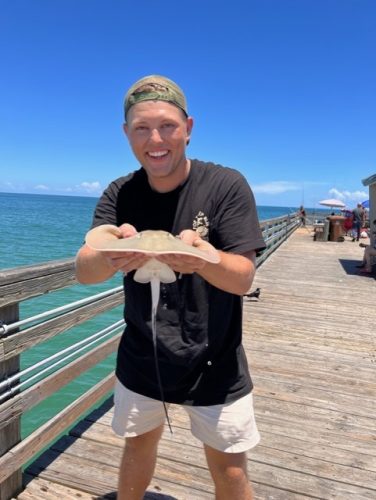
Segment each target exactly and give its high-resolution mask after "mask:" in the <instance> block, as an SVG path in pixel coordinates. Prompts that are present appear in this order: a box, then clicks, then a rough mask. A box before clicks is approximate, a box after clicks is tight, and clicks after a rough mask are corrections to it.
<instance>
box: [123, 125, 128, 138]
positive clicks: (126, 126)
mask: <svg viewBox="0 0 376 500" xmlns="http://www.w3.org/2000/svg"><path fill="white" fill-rule="evenodd" d="M123 130H124V134H125V135H126V136H127V137H128V125H127V124H126V123H123Z"/></svg>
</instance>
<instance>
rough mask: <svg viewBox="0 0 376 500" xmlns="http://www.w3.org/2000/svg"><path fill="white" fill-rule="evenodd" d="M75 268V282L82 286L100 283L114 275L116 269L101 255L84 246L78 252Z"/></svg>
mask: <svg viewBox="0 0 376 500" xmlns="http://www.w3.org/2000/svg"><path fill="white" fill-rule="evenodd" d="M75 267H76V278H77V281H78V282H79V283H83V284H93V283H101V282H102V281H106V280H107V279H109V278H111V277H112V276H113V275H114V274H115V273H116V269H115V268H114V267H113V266H111V264H110V263H109V261H108V260H107V259H106V258H105V257H104V256H103V254H101V253H100V252H97V251H95V250H92V249H90V248H89V247H87V246H86V245H84V246H83V247H82V248H81V249H80V250H79V252H78V254H77V256H76V262H75Z"/></svg>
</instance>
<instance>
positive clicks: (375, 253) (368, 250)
mask: <svg viewBox="0 0 376 500" xmlns="http://www.w3.org/2000/svg"><path fill="white" fill-rule="evenodd" d="M375 228H376V219H375V220H374V221H373V222H372V233H373V235H374V240H373V245H366V246H365V247H364V254H363V259H362V263H361V264H360V265H359V266H356V267H359V268H360V272H361V273H366V274H370V273H372V257H376V238H375V234H376V231H375ZM370 232H371V230H370ZM370 238H372V234H370Z"/></svg>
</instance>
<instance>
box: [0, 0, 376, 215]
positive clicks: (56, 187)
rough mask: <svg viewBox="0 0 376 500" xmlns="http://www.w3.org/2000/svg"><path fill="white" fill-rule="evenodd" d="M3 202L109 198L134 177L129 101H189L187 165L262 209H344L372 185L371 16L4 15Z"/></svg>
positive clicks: (284, 6)
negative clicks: (340, 203) (145, 89)
mask: <svg viewBox="0 0 376 500" xmlns="http://www.w3.org/2000/svg"><path fill="white" fill-rule="evenodd" d="M0 54H1V61H2V63H1V66H2V72H1V73H2V75H1V78H0V118H1V119H0V191H3V192H24V193H25V192H26V193H41V194H66V195H85V196H98V195H99V194H100V192H101V191H102V189H104V188H105V187H106V186H107V184H108V183H109V182H110V181H111V180H113V179H114V178H117V177H119V176H121V175H124V174H126V173H128V172H130V171H132V170H134V169H136V168H138V165H137V162H136V160H135V159H134V157H133V155H132V153H131V151H130V148H129V146H128V144H127V141H126V139H125V137H124V135H123V132H122V119H123V113H122V101H123V96H124V93H125V91H126V89H127V88H128V87H129V86H130V85H131V84H132V83H133V82H134V81H135V80H137V79H138V78H140V77H142V76H145V75H147V74H151V73H159V74H164V75H166V76H169V77H170V78H172V79H174V80H176V81H177V83H179V84H180V85H181V87H182V88H183V89H184V90H185V93H186V96H187V99H188V105H189V111H190V114H191V115H192V116H193V117H194V119H195V127H194V131H193V136H192V140H191V144H190V146H189V149H188V155H189V156H190V157H191V158H199V159H202V160H207V161H214V162H216V163H221V164H223V165H227V166H231V167H234V168H236V169H238V170H240V171H241V172H242V173H243V174H244V175H245V176H246V178H247V179H248V181H249V183H250V184H251V186H252V188H253V190H254V193H255V197H256V201H257V203H258V204H259V205H271V206H291V207H295V206H298V205H299V204H300V203H302V202H304V204H305V206H307V207H317V206H318V201H319V200H321V199H323V198H333V197H336V198H340V199H342V200H344V201H345V203H346V204H347V205H348V206H353V205H354V204H355V203H356V201H363V200H364V199H366V198H368V189H367V188H365V187H364V186H363V185H362V183H361V179H364V178H366V177H368V176H370V175H372V174H375V173H376V60H375V59H376V57H375V55H376V1H374V0H232V1H220V0H216V1H214V0H190V1H189V2H179V1H177V0H174V1H172V0H165V1H163V2H153V1H150V0H137V2H136V1H127V0H32V1H30V0H2V2H1V12H0Z"/></svg>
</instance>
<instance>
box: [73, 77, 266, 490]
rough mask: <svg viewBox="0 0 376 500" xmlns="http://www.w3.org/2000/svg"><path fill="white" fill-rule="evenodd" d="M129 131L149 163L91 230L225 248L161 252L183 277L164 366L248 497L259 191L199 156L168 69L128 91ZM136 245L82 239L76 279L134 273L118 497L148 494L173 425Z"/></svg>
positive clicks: (166, 322)
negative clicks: (152, 233) (248, 343)
mask: <svg viewBox="0 0 376 500" xmlns="http://www.w3.org/2000/svg"><path fill="white" fill-rule="evenodd" d="M124 106H125V124H124V131H125V134H126V135H127V137H128V140H129V143H130V146H131V148H132V150H133V153H134V155H135V157H136V158H137V160H138V161H139V163H140V164H141V168H140V169H139V170H137V171H136V172H133V173H132V174H130V175H128V176H126V177H121V178H119V179H117V180H116V181H114V182H112V183H111V184H110V186H109V187H108V188H107V189H106V191H105V192H104V194H103V195H102V197H101V199H100V201H99V203H98V205H97V208H96V211H95V215H94V221H93V227H96V226H99V225H101V224H114V225H116V226H118V228H119V233H121V236H122V237H123V238H127V237H129V236H132V235H134V234H135V233H136V232H140V231H143V230H147V229H159V230H165V231H168V232H170V233H172V234H175V235H176V234H177V235H180V237H181V238H182V240H183V241H184V242H186V243H188V244H190V245H194V246H196V247H197V248H201V249H203V250H205V248H207V247H208V246H213V247H215V248H216V249H217V251H218V253H219V255H220V262H219V263H218V264H211V263H206V262H204V261H203V260H201V259H199V258H196V257H192V256H184V255H163V256H160V257H158V259H159V260H161V261H163V262H164V263H166V264H167V265H168V266H170V267H171V268H172V269H173V270H174V271H175V272H176V273H177V275H178V276H179V279H177V281H176V282H174V283H171V284H168V285H162V286H161V293H160V303H159V306H158V312H157V331H158V357H157V363H158V368H159V372H160V373H159V375H160V381H161V386H162V388H163V395H164V399H165V401H166V402H167V404H168V403H178V404H181V405H183V406H184V408H185V409H186V411H187V412H188V414H189V417H190V419H191V429H192V433H193V434H194V435H195V436H196V437H197V438H198V439H200V440H201V441H202V442H203V443H204V449H205V454H206V458H207V462H208V466H209V470H210V472H211V474H212V477H213V480H214V483H215V489H216V498H217V499H223V500H228V499H229V498H231V499H232V500H249V499H251V498H252V492H251V486H250V484H249V481H248V479H247V459H246V451H247V450H248V449H250V448H252V447H253V446H255V445H256V444H257V442H258V440H259V435H258V431H257V428H256V423H255V420H254V414H253V402H252V394H251V391H252V382H251V379H250V376H249V372H248V368H247V361H246V357H245V353H244V350H243V348H242V345H241V328H242V316H241V315H242V302H241V297H242V295H243V294H244V293H246V292H247V291H248V290H249V288H250V286H251V284H252V280H253V277H254V274H255V255H256V251H257V250H259V249H262V248H264V247H265V244H264V241H263V239H262V234H261V232H260V228H259V224H258V220H257V215H256V209H255V204H254V199H253V195H252V193H251V191H250V188H249V186H248V184H247V183H246V181H245V180H244V178H243V177H242V176H241V174H239V173H238V172H236V171H235V170H232V169H229V168H224V167H221V166H218V165H214V164H212V163H204V162H200V161H198V160H190V159H188V158H187V157H186V146H187V144H188V143H189V141H190V137H191V131H192V127H193V119H192V118H191V117H190V116H189V115H188V111H187V104H186V100H185V96H184V94H183V92H182V90H181V89H180V88H179V87H178V86H177V85H176V84H175V83H174V82H172V81H171V80H169V79H167V78H165V77H161V76H156V75H153V76H150V77H145V78H143V79H141V80H139V81H137V82H136V83H135V84H134V85H133V86H132V87H131V88H130V89H129V91H128V92H127V94H126V97H125V103H124ZM147 259H148V258H147V257H145V255H141V254H139V253H138V254H137V253H136V252H135V253H131V254H130V253H127V254H126V253H124V254H119V253H111V252H110V253H107V254H104V253H101V252H98V251H94V250H92V249H90V248H89V247H88V246H87V245H84V246H83V247H82V248H81V249H80V251H79V252H78V255H77V260H76V269H77V278H78V280H79V281H80V282H82V283H97V282H99V281H103V280H106V279H107V278H109V277H111V276H112V275H113V274H114V273H116V272H117V271H121V272H123V273H124V290H125V296H126V304H125V313H124V314H125V321H126V324H127V326H126V329H125V333H124V335H123V337H122V339H121V342H120V346H119V351H118V358H117V367H116V375H117V378H118V381H117V384H116V388H115V412H114V420H113V428H114V430H115V432H117V433H118V434H120V435H124V436H125V437H126V446H125V450H124V455H123V459H122V463H121V467H120V475H119V489H118V498H119V500H121V499H123V500H124V499H126V500H134V499H137V500H139V499H141V498H143V495H144V492H145V490H146V488H147V486H148V484H149V483H150V481H151V478H152V476H153V471H154V467H155V462H156V455H157V445H158V442H159V439H160V437H161V434H162V430H163V424H164V419H165V415H164V409H163V405H162V403H161V395H160V394H161V393H160V390H159V389H160V387H159V386H158V378H159V377H157V373H156V372H157V369H156V360H155V356H154V353H153V342H152V332H151V330H152V328H151V318H150V300H151V299H150V289H149V286H148V285H145V284H140V283H137V282H136V281H134V280H133V275H134V271H135V270H137V269H139V268H140V267H141V266H143V265H144V264H145V262H146V261H147Z"/></svg>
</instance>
